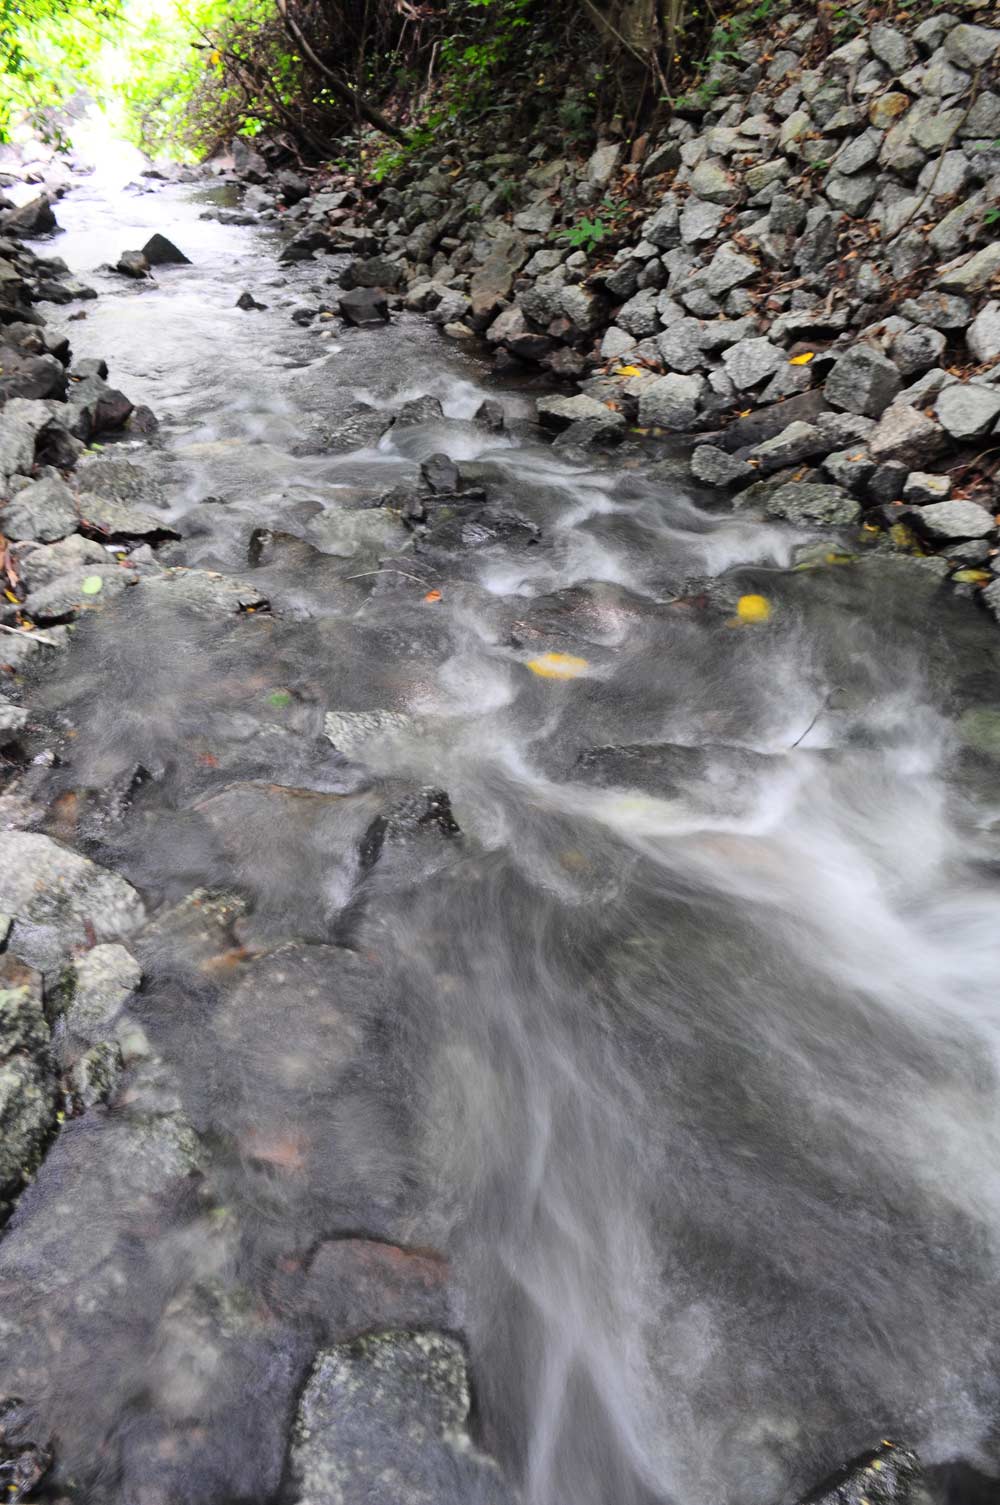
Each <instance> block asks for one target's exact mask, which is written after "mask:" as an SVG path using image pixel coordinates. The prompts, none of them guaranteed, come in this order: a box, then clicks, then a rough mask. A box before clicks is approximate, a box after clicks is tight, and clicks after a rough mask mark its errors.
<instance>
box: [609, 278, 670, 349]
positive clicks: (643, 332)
mask: <svg viewBox="0 0 1000 1505" xmlns="http://www.w3.org/2000/svg"><path fill="white" fill-rule="evenodd" d="M616 322H617V323H618V324H619V325H620V326H621V327H622V329H624V330H626V331H627V333H628V334H631V335H634V336H635V338H636V339H637V340H642V339H645V337H646V336H647V335H651V334H656V332H657V330H658V329H659V327H660V316H659V314H658V312H657V309H656V292H655V290H654V289H653V288H643V290H642V292H641V293H636V295H635V297H634V298H630V299H629V300H628V302H627V303H624V304H623V305H622V307H621V308H620V309H619V310H618V314H617V319H616Z"/></svg>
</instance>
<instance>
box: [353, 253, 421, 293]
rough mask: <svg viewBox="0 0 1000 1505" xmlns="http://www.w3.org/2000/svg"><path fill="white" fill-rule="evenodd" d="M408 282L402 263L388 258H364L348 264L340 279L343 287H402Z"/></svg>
mask: <svg viewBox="0 0 1000 1505" xmlns="http://www.w3.org/2000/svg"><path fill="white" fill-rule="evenodd" d="M405 280H406V269H405V267H404V266H403V264H402V262H400V261H392V260H391V259H390V258H389V257H388V256H367V257H366V256H362V257H359V258H358V259H357V260H356V261H352V262H350V263H349V264H348V266H347V269H346V271H345V272H344V273H343V274H342V276H341V279H340V285H341V287H344V288H348V289H353V288H379V287H380V288H388V289H390V290H391V289H393V288H397V287H400V286H401V285H402V284H403V282H405Z"/></svg>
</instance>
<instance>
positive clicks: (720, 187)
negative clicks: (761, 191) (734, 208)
mask: <svg viewBox="0 0 1000 1505" xmlns="http://www.w3.org/2000/svg"><path fill="white" fill-rule="evenodd" d="M690 183H691V192H692V193H693V194H695V195H696V196H697V197H698V198H700V199H705V200H707V202H708V203H709V204H736V203H738V202H739V200H740V196H741V195H740V187H739V184H738V183H737V182H735V181H734V180H733V178H732V177H731V176H730V175H729V173H728V172H727V171H726V169H725V168H724V167H723V166H722V164H721V163H720V162H716V161H712V160H708V161H705V162H700V163H699V164H698V166H697V167H696V168H695V170H694V172H693V173H692V174H691V179H690Z"/></svg>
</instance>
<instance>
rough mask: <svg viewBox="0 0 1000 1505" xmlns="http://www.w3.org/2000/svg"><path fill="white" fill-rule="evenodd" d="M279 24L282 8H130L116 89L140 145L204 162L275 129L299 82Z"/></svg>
mask: <svg viewBox="0 0 1000 1505" xmlns="http://www.w3.org/2000/svg"><path fill="white" fill-rule="evenodd" d="M275 18H276V7H275V5H274V0H130V4H129V20H130V23H131V24H130V25H129V27H128V30H127V31H126V33H125V37H124V45H123V47H122V48H121V50H120V52H119V54H118V56H117V57H116V59H115V77H114V79H113V81H112V87H113V89H114V91H115V93H116V95H117V97H118V99H119V100H120V102H121V106H122V109H123V112H124V118H125V124H126V129H127V130H128V132H129V134H130V136H131V137H132V139H133V141H134V142H135V144H136V145H137V146H140V147H142V149H143V150H144V151H147V152H149V153H150V154H151V155H152V156H158V155H161V154H165V153H168V152H169V153H170V154H171V155H174V156H176V155H177V154H178V153H180V154H181V155H185V156H202V155H204V154H205V153H207V152H210V151H212V150H214V149H215V148H216V147H218V146H219V145H220V144H221V142H222V141H223V140H225V139H226V138H227V137H229V136H233V135H244V136H255V135H258V134H260V132H261V131H263V130H266V129H267V127H268V126H269V125H270V124H271V123H272V122H273V119H274V111H275V103H274V101H275V100H277V101H279V102H288V101H290V100H291V99H293V98H294V96H295V93H296V90H297V88H298V85H299V77H300V67H299V60H298V58H297V57H296V56H295V55H294V53H292V52H291V50H290V49H289V48H288V47H287V45H285V44H284V39H283V37H281V35H280V32H279V30H278V28H277V26H276V19H275ZM265 69H266V80H267V87H266V88H265V87H263V83H262V80H263V79H264V78H265V73H264V70H265ZM272 91H273V92H272Z"/></svg>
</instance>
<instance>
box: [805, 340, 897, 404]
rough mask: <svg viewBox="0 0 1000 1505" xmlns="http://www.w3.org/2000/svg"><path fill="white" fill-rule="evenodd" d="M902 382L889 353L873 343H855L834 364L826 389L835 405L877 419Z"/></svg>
mask: <svg viewBox="0 0 1000 1505" xmlns="http://www.w3.org/2000/svg"><path fill="white" fill-rule="evenodd" d="M902 385H903V382H902V378H901V376H900V374H899V371H898V369H897V368H896V366H895V365H894V364H893V362H892V361H891V360H890V359H889V357H888V356H887V355H883V354H882V352H881V351H880V350H876V348H875V346H874V345H855V346H853V347H852V348H851V349H850V350H848V352H847V354H846V355H843V356H841V358H840V360H839V361H838V362H837V364H836V365H835V366H834V368H833V370H832V371H831V372H830V375H829V376H828V377H827V379H826V384H825V386H824V388H823V391H824V394H825V396H826V400H827V402H829V403H830V405H831V406H832V407H835V408H844V409H846V410H847V412H849V413H860V414H862V415H863V416H865V417H867V418H878V417H879V416H880V415H881V414H882V413H883V412H884V411H885V409H886V408H887V407H888V406H889V405H890V404H891V403H892V402H893V401H894V400H895V398H896V396H897V395H898V393H899V390H900V388H901V387H902Z"/></svg>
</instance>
